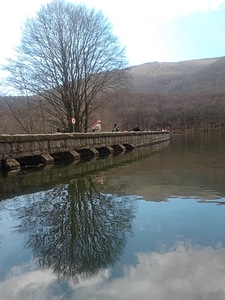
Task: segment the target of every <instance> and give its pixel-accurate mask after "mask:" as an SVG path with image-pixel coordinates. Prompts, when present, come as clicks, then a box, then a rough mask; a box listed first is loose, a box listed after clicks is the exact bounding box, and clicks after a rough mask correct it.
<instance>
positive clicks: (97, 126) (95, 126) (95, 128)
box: [92, 120, 101, 133]
mask: <svg viewBox="0 0 225 300" xmlns="http://www.w3.org/2000/svg"><path fill="white" fill-rule="evenodd" d="M92 132H97V133H99V132H101V121H100V120H98V121H97V122H95V123H94V124H93V125H92Z"/></svg>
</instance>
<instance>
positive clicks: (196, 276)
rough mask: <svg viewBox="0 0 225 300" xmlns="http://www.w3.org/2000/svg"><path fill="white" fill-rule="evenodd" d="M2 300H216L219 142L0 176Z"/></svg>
mask: <svg viewBox="0 0 225 300" xmlns="http://www.w3.org/2000/svg"><path fill="white" fill-rule="evenodd" d="M0 200H1V202H0V299H1V300H20V299H21V300H22V299H23V300H24V299H29V300H32V299H38V300H39V299H40V300H51V299H54V300H55V299H58V300H59V299H60V300H62V299H63V300H64V299H76V300H86V299H90V300H103V299H104V300H105V299H109V300H110V299H112V300H115V299H119V300H120V299H123V300H128V299H129V300H132V299H133V300H137V299H140V300H145V299H146V300H149V299H150V300H151V299H152V300H168V299H173V300H181V299H182V300H198V299H199V300H200V299H201V300H224V299H225V285H224V283H225V230H224V229H225V136H222V135H215V134H211V135H200V134H199V135H193V136H188V135H172V136H171V141H170V143H165V144H162V145H157V146H154V147H150V148H143V149H136V150H135V151H133V152H131V153H127V154H124V155H119V156H116V157H107V158H103V159H96V160H92V161H89V162H84V163H83V162H80V163H76V162H74V163H73V164H68V165H64V166H62V165H61V166H54V167H52V168H49V169H48V168H46V169H44V170H34V171H30V170H27V171H26V172H20V173H18V174H14V173H10V174H8V176H6V175H2V176H1V175H0Z"/></svg>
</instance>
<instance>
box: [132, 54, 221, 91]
mask: <svg viewBox="0 0 225 300" xmlns="http://www.w3.org/2000/svg"><path fill="white" fill-rule="evenodd" d="M128 73H129V74H130V76H131V82H132V90H133V92H141V93H145V94H152V93H159V94H174V93H175V94H176V93H179V94H180V93H185V94H186V93H195V92H197V93H202V92H222V91H225V57H220V58H210V59H200V60H191V61H181V62H153V63H146V64H143V65H139V66H134V67H131V68H130V69H128Z"/></svg>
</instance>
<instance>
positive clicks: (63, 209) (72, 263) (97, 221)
mask: <svg viewBox="0 0 225 300" xmlns="http://www.w3.org/2000/svg"><path fill="white" fill-rule="evenodd" d="M97 187H98V185H97V184H96V183H95V182H94V181H93V179H92V177H85V178H79V179H73V180H72V181H71V182H70V183H69V184H67V185H58V186H57V187H55V188H54V189H52V190H48V191H47V192H40V193H36V194H33V195H32V197H31V196H26V198H27V199H26V202H25V205H24V206H23V207H22V208H21V209H19V210H17V217H19V219H20V225H19V227H18V228H17V230H19V231H20V232H24V233H25V234H28V240H27V244H26V246H27V247H31V248H32V249H33V253H34V257H35V261H36V263H37V266H38V267H41V268H53V270H54V272H56V273H57V275H58V276H59V277H64V278H71V277H72V278H73V279H74V280H75V281H76V282H78V278H79V277H85V278H86V277H88V276H90V275H93V274H94V273H96V272H98V271H99V270H100V269H102V268H106V267H108V266H110V265H112V264H113V263H114V262H115V261H116V260H117V259H118V258H119V256H120V255H121V253H122V251H123V248H124V246H125V242H126V234H127V233H128V232H131V224H132V219H133V217H134V204H133V202H132V201H131V199H129V197H127V196H126V197H125V196H124V197H117V196H114V195H111V194H110V195H106V194H102V193H101V192H100V191H98V189H97ZM18 214H19V216H18Z"/></svg>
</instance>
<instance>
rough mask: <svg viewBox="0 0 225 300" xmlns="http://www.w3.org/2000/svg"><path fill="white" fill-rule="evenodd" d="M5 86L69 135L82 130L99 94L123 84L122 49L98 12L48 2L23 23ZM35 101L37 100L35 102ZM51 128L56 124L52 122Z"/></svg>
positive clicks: (108, 25) (105, 19)
mask: <svg viewBox="0 0 225 300" xmlns="http://www.w3.org/2000/svg"><path fill="white" fill-rule="evenodd" d="M15 50H16V58H15V59H9V60H8V64H7V65H6V66H5V70H6V71H8V72H9V73H10V76H9V77H8V78H7V84H10V85H11V86H12V87H13V88H14V89H16V90H17V91H20V92H21V93H23V94H24V90H25V91H26V94H27V95H38V96H40V97H41V99H42V101H43V104H44V103H45V104H46V103H47V107H48V110H49V111H48V114H50V115H51V117H52V119H54V120H58V121H57V122H58V123H60V124H62V126H65V127H67V128H68V130H69V131H72V128H73V127H72V124H71V118H72V117H75V119H76V124H75V131H85V132H86V131H87V129H88V126H89V118H90V114H91V112H92V110H93V108H94V107H95V108H96V109H97V108H98V105H100V104H98V105H96V103H99V101H97V100H98V98H99V97H101V94H102V93H105V92H106V91H107V92H110V91H112V90H113V89H118V87H119V86H121V84H122V82H123V79H125V73H126V72H125V65H126V58H125V49H124V48H123V47H122V46H121V45H120V43H119V40H118V38H117V37H116V36H115V35H114V34H113V30H112V26H111V24H110V22H109V20H108V19H107V18H105V17H104V16H103V14H102V12H100V11H96V10H95V9H88V8H87V7H86V6H85V5H80V4H79V5H78V4H72V3H67V2H65V1H64V0H53V1H52V2H51V3H49V4H47V5H44V6H42V7H41V8H40V10H39V11H38V12H37V14H36V16H35V17H34V18H28V19H27V20H26V22H25V24H24V27H23V29H22V38H21V42H20V45H19V46H18V47H17V48H16V49H15ZM40 97H39V99H40ZM55 123H56V122H55Z"/></svg>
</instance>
